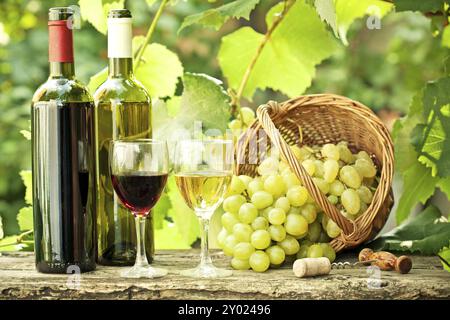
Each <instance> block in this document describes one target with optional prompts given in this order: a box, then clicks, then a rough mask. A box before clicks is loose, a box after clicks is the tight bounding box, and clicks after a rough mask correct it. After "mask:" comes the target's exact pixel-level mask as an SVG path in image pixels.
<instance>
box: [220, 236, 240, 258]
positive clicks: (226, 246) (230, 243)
mask: <svg viewBox="0 0 450 320" xmlns="http://www.w3.org/2000/svg"><path fill="white" fill-rule="evenodd" d="M237 244H238V241H237V239H236V237H235V236H234V235H232V234H230V235H229V236H227V237H226V238H225V241H224V243H223V253H225V254H226V255H227V256H230V257H232V256H233V253H234V247H235V246H236V245H237Z"/></svg>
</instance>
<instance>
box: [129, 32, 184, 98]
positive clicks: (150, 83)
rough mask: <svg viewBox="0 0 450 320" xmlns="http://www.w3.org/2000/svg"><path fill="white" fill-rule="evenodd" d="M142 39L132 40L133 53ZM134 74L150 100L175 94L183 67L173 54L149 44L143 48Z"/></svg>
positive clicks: (160, 46)
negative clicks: (140, 59) (146, 91)
mask: <svg viewBox="0 0 450 320" xmlns="http://www.w3.org/2000/svg"><path fill="white" fill-rule="evenodd" d="M144 39H145V37H143V36H137V37H134V38H133V48H134V50H135V51H138V50H139V48H140V46H142V44H143V43H144ZM135 73H136V77H137V78H138V79H139V81H140V82H141V83H142V84H143V85H144V86H145V87H146V88H147V90H148V92H149V93H150V96H151V97H152V98H160V97H170V96H172V95H173V94H174V93H175V89H176V85H177V82H178V78H179V77H181V76H182V75H183V66H182V65H181V62H180V59H178V56H177V55H176V54H175V53H174V52H172V51H170V50H169V49H167V48H166V47H165V46H163V45H161V44H158V43H151V44H149V45H148V46H147V47H146V48H145V51H144V54H143V55H142V61H141V63H140V64H139V66H138V68H137V69H136V72H135Z"/></svg>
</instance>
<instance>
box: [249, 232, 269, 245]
mask: <svg viewBox="0 0 450 320" xmlns="http://www.w3.org/2000/svg"><path fill="white" fill-rule="evenodd" d="M270 240H271V238H270V234H269V232H268V231H266V230H256V231H254V232H253V233H252V236H251V238H250V243H251V244H252V246H253V247H255V248H256V249H266V248H267V247H268V246H270Z"/></svg>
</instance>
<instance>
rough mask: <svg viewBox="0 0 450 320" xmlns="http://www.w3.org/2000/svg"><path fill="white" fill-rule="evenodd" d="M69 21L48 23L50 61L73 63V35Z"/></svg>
mask: <svg viewBox="0 0 450 320" xmlns="http://www.w3.org/2000/svg"><path fill="white" fill-rule="evenodd" d="M68 26H69V23H68V21H67V20H58V21H49V22H48V61H50V62H73V35H72V29H70V28H69V27H68Z"/></svg>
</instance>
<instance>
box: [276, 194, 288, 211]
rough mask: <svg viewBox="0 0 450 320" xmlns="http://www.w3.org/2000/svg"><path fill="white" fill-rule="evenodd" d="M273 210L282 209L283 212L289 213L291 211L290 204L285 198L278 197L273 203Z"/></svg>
mask: <svg viewBox="0 0 450 320" xmlns="http://www.w3.org/2000/svg"><path fill="white" fill-rule="evenodd" d="M275 208H280V209H283V210H284V212H286V213H287V212H289V210H290V209H291V204H290V203H289V199H288V198H286V197H280V198H278V199H277V200H276V201H275Z"/></svg>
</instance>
